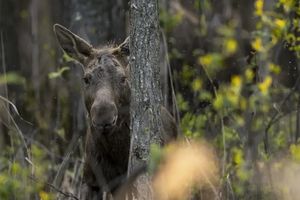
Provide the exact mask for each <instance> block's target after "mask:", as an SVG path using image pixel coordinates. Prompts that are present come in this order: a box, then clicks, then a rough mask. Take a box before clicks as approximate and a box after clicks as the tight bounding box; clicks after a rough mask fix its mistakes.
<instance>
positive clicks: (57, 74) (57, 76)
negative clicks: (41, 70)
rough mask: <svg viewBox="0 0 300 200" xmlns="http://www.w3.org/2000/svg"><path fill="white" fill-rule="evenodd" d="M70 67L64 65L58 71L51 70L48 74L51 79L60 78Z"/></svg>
mask: <svg viewBox="0 0 300 200" xmlns="http://www.w3.org/2000/svg"><path fill="white" fill-rule="evenodd" d="M69 70H70V68H69V67H62V68H60V69H59V70H58V71H56V72H51V73H49V74H48V77H49V79H55V78H59V77H61V76H62V75H63V73H64V72H66V71H69Z"/></svg>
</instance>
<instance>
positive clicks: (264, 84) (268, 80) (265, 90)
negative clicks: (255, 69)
mask: <svg viewBox="0 0 300 200" xmlns="http://www.w3.org/2000/svg"><path fill="white" fill-rule="evenodd" d="M271 84H272V77H271V76H267V77H266V78H265V80H264V81H263V82H261V83H259V84H258V88H259V90H260V91H261V93H262V94H264V95H266V94H267V93H268V89H269V87H270V86H271Z"/></svg>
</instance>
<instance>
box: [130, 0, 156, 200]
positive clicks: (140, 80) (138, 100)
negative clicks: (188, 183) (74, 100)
mask: <svg viewBox="0 0 300 200" xmlns="http://www.w3.org/2000/svg"><path fill="white" fill-rule="evenodd" d="M130 26H131V27H130V38H131V40H130V51H131V58H130V66H131V71H130V76H131V105H130V112H131V125H130V128H131V135H132V138H131V149H130V158H129V168H128V169H129V170H128V171H129V175H130V174H131V173H133V172H134V171H135V169H136V168H137V167H139V166H141V165H144V164H145V163H147V161H148V160H149V151H150V145H151V144H153V143H155V144H161V143H162V139H161V136H160V133H161V118H160V104H161V99H162V98H161V91H160V84H159V67H158V66H159V65H158V64H159V31H158V26H159V25H158V4H157V1H156V0H148V1H146V0H132V1H131V5H130ZM149 180H150V179H149V176H148V175H143V176H141V177H139V178H138V180H137V181H136V184H135V186H134V187H135V188H136V191H137V194H136V196H137V198H138V199H152V194H151V187H150V183H149Z"/></svg>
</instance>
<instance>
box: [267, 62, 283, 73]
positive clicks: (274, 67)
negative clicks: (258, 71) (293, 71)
mask: <svg viewBox="0 0 300 200" xmlns="http://www.w3.org/2000/svg"><path fill="white" fill-rule="evenodd" d="M269 70H270V72H273V73H274V74H279V73H280V71H281V68H280V66H278V65H275V64H274V63H270V64H269Z"/></svg>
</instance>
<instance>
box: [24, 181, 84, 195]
mask: <svg viewBox="0 0 300 200" xmlns="http://www.w3.org/2000/svg"><path fill="white" fill-rule="evenodd" d="M29 178H30V179H31V180H33V181H35V182H37V183H39V182H40V181H39V180H38V179H37V178H36V177H34V176H29ZM45 184H46V185H47V186H48V187H50V188H52V189H53V190H55V191H56V192H58V193H60V194H62V195H64V196H65V197H70V198H73V199H76V200H79V198H78V197H76V196H75V195H74V194H73V193H70V192H63V191H62V190H60V189H58V188H57V187H55V186H54V185H52V184H51V183H48V182H45Z"/></svg>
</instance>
